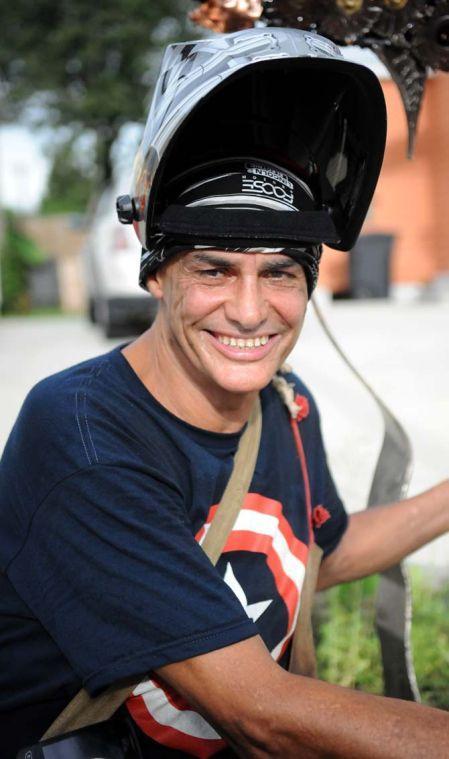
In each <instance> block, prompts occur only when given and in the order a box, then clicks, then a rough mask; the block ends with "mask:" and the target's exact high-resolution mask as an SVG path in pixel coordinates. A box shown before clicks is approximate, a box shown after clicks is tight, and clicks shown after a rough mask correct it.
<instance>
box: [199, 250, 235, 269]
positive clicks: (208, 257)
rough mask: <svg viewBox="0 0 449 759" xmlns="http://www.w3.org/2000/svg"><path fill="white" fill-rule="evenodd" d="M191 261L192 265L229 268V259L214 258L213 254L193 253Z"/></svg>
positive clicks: (224, 257) (222, 257)
mask: <svg viewBox="0 0 449 759" xmlns="http://www.w3.org/2000/svg"><path fill="white" fill-rule="evenodd" d="M192 260H193V261H194V263H198V264H208V265H209V266H215V267H223V266H231V261H230V260H229V258H227V257H226V256H216V255H214V254H213V253H194V255H193V256H192Z"/></svg>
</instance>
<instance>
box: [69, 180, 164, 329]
mask: <svg viewBox="0 0 449 759" xmlns="http://www.w3.org/2000/svg"><path fill="white" fill-rule="evenodd" d="M119 194H120V193H119V192H118V191H116V190H115V188H112V187H111V188H108V189H107V190H105V192H104V193H103V195H102V196H101V198H100V200H99V202H98V205H97V208H96V210H95V216H94V219H93V222H92V225H91V228H90V232H89V235H88V238H87V243H86V246H85V250H84V252H85V264H86V266H85V268H86V277H87V293H88V299H89V300H88V306H89V318H90V320H91V321H92V322H94V323H96V324H99V325H100V326H101V327H102V328H103V330H104V332H105V335H106V336H107V337H116V336H119V335H123V334H130V333H136V332H140V331H142V330H143V329H145V328H146V327H148V326H149V325H150V324H151V322H152V321H153V320H154V317H155V314H156V310H157V301H156V300H155V299H154V298H152V297H151V295H150V294H149V293H145V291H144V290H142V288H141V287H139V285H138V277H139V262H140V253H141V246H140V243H139V241H138V239H137V237H136V235H135V233H134V230H133V228H132V226H123V225H122V224H120V222H119V221H118V219H117V214H116V210H115V200H116V196H117V195H119Z"/></svg>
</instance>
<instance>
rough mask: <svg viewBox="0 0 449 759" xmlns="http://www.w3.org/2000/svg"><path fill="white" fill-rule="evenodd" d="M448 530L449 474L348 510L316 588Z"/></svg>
mask: <svg viewBox="0 0 449 759" xmlns="http://www.w3.org/2000/svg"><path fill="white" fill-rule="evenodd" d="M448 531H449V480H445V481H444V482H442V483H440V484H439V485H436V486H435V487H433V488H432V489H431V490H427V491H426V492H425V493H421V494H420V495H417V496H415V497H413V498H408V499H406V500H404V501H398V502H397V503H392V504H389V505H387V506H377V507H376V508H371V509H366V510H365V511H361V512H359V513H357V514H352V515H351V516H350V518H349V525H348V528H347V530H346V532H345V534H344V536H343V538H342V540H341V542H340V543H339V545H338V547H337V548H336V549H335V551H334V552H333V553H331V554H330V556H328V557H327V558H326V559H324V561H323V563H322V565H321V569H320V574H319V577H318V590H324V589H325V588H329V587H331V586H332V585H337V584H338V583H341V582H350V581H351V580H357V579H359V578H360V577H365V576H366V575H370V574H374V573H375V572H380V571H382V570H383V569H386V568H387V567H390V566H392V565H393V564H396V563H397V562H398V561H400V560H401V559H403V558H404V557H405V556H408V555H409V554H410V553H412V552H413V551H416V550H417V549H418V548H420V547H421V546H423V545H425V544H426V543H429V541H431V540H434V539H435V538H437V537H439V536H440V535H443V534H444V533H445V532H448ZM448 755H449V752H448Z"/></svg>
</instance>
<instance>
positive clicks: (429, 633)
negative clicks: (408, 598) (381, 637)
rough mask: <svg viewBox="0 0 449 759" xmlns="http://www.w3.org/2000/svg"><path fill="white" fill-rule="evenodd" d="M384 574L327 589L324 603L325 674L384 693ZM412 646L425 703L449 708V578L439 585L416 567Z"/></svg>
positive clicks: (321, 667)
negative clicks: (378, 608) (379, 594)
mask: <svg viewBox="0 0 449 759" xmlns="http://www.w3.org/2000/svg"><path fill="white" fill-rule="evenodd" d="M377 584H378V580H377V578H376V577H369V578H366V579H365V580H361V581H360V582H353V583H349V584H346V585H340V586H338V587H336V588H332V589H331V590H329V591H327V592H326V593H323V594H322V597H321V599H320V604H319V608H318V615H317V616H318V625H317V637H318V645H317V658H318V671H319V676H320V677H322V678H323V679H324V680H327V681H328V682H332V683H336V684H338V685H345V686H348V687H352V688H358V689H361V690H364V691H367V692H370V693H382V691H383V685H382V666H381V656H380V645H379V642H378V638H377V635H376V632H375V627H374V613H375V611H374V605H375V595H376V589H377ZM412 590H413V624H412V649H413V659H414V664H415V670H416V676H417V680H418V685H419V688H420V691H421V695H422V700H423V703H426V704H429V705H431V706H438V707H440V708H442V709H449V626H448V622H447V620H448V616H449V583H446V584H445V585H444V586H442V587H434V586H432V585H431V584H430V582H429V581H426V580H425V578H424V577H423V575H422V574H421V573H420V572H419V571H418V570H414V571H413V572H412Z"/></svg>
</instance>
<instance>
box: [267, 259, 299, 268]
mask: <svg viewBox="0 0 449 759" xmlns="http://www.w3.org/2000/svg"><path fill="white" fill-rule="evenodd" d="M291 266H295V267H296V266H299V267H300V268H301V264H300V263H298V261H295V260H294V258H281V259H280V260H278V261H273V260H271V261H267V262H266V263H265V264H264V269H265V270H268V271H272V270H274V269H276V270H279V269H289V268H290V267H291Z"/></svg>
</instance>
